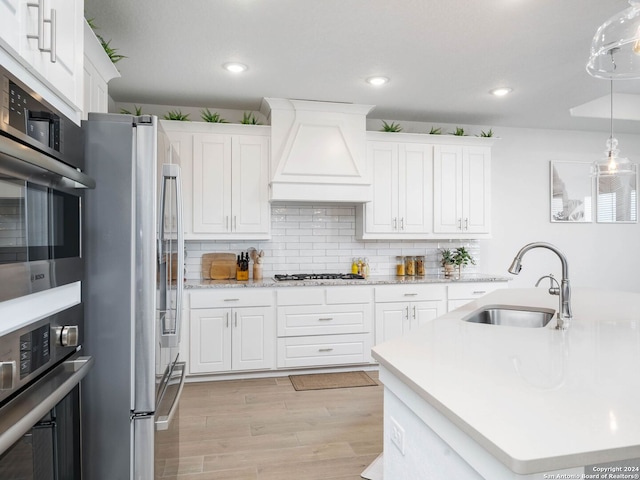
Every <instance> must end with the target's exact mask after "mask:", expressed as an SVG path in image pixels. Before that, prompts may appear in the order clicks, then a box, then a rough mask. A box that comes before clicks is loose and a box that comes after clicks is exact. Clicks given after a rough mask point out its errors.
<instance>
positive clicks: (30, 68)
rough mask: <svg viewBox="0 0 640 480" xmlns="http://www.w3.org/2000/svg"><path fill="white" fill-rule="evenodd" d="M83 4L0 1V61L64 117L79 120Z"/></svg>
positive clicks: (77, 0) (75, 0)
mask: <svg viewBox="0 0 640 480" xmlns="http://www.w3.org/2000/svg"><path fill="white" fill-rule="evenodd" d="M83 6H84V2H83V1H82V0H32V1H27V0H0V47H1V48H0V61H1V62H2V65H3V66H4V67H5V68H7V69H8V70H10V71H11V72H12V73H13V74H14V75H15V76H16V77H18V78H19V79H20V80H21V81H23V82H24V83H25V84H26V85H27V86H28V87H30V88H32V89H33V90H35V91H36V92H38V93H39V94H40V95H42V96H43V98H44V99H45V100H46V101H48V102H49V103H51V104H52V105H53V106H55V107H56V108H57V109H59V110H60V111H62V112H63V113H64V114H65V115H66V116H68V117H69V118H71V119H72V120H74V121H76V122H78V123H79V122H80V116H81V112H82V102H83V94H82V91H83V78H82V72H83V51H84V33H83V26H84V16H83Z"/></svg>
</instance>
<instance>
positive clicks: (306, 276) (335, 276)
mask: <svg viewBox="0 0 640 480" xmlns="http://www.w3.org/2000/svg"><path fill="white" fill-rule="evenodd" d="M273 278H274V279H275V280H277V281H278V282H286V281H295V280H364V277H363V276H362V275H358V274H357V273H294V274H291V275H274V277H273Z"/></svg>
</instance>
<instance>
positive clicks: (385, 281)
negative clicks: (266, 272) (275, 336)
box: [185, 273, 511, 289]
mask: <svg viewBox="0 0 640 480" xmlns="http://www.w3.org/2000/svg"><path fill="white" fill-rule="evenodd" d="M509 280H511V278H509V277H506V276H500V275H491V274H488V273H467V274H463V275H462V276H461V277H460V278H452V277H445V276H444V275H425V276H422V277H418V276H415V277H408V276H406V277H396V276H392V275H375V276H374V275H372V276H370V277H369V278H366V279H363V280H360V279H358V280H295V281H285V282H278V281H276V280H274V279H273V278H264V279H263V280H248V281H238V280H187V282H186V283H185V288H188V289H193V288H252V287H253V288H255V287H258V288H259V287H304V286H347V285H403V284H409V285H415V284H429V283H440V284H442V283H447V284H456V283H477V282H507V281H509Z"/></svg>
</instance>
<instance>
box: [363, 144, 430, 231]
mask: <svg viewBox="0 0 640 480" xmlns="http://www.w3.org/2000/svg"><path fill="white" fill-rule="evenodd" d="M367 158H368V161H369V168H370V170H371V172H372V181H373V183H372V188H373V201H371V202H369V203H367V204H365V205H364V211H365V217H366V218H365V231H364V232H363V235H362V236H363V237H364V238H386V237H387V236H386V235H384V236H381V235H377V234H390V235H391V236H393V237H396V238H405V237H407V236H410V235H412V234H414V235H415V234H426V233H430V232H431V223H432V222H431V211H432V203H431V202H432V200H431V198H432V197H431V195H432V187H431V184H432V181H433V180H432V170H433V146H432V145H425V144H418V143H399V142H379V141H370V142H367Z"/></svg>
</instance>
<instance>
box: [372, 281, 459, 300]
mask: <svg viewBox="0 0 640 480" xmlns="http://www.w3.org/2000/svg"><path fill="white" fill-rule="evenodd" d="M446 288H447V287H445V286H444V285H415V284H414V285H385V286H380V287H375V298H376V302H421V301H426V300H444V299H445V298H446V296H447V293H446Z"/></svg>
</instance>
